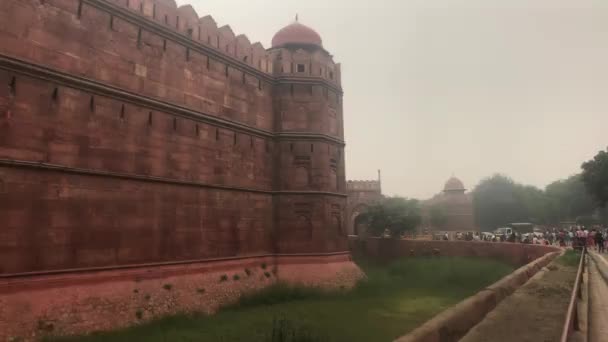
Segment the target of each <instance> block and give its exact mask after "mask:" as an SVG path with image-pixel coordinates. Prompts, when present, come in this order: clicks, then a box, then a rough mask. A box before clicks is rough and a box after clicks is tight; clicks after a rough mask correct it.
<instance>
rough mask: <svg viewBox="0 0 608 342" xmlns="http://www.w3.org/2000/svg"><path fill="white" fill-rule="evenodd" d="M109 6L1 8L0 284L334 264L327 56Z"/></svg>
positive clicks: (28, 2)
mask: <svg viewBox="0 0 608 342" xmlns="http://www.w3.org/2000/svg"><path fill="white" fill-rule="evenodd" d="M113 3H115V4H116V5H118V6H115V5H112V3H111V2H110V1H102V0H82V1H81V0H45V1H39V0H6V1H2V2H1V3H0V47H1V49H0V64H1V65H0V84H3V85H4V86H0V164H1V165H0V204H1V205H0V222H4V223H5V225H4V226H3V227H2V228H3V229H2V231H1V232H0V234H2V236H1V237H2V239H0V247H2V248H1V249H0V273H3V274H6V273H20V272H32V271H44V270H59V269H71V268H81V267H96V266H116V265H127V264H138V263H152V262H164V261H179V260H189V259H204V258H210V257H227V256H235V255H251V254H259V253H262V252H263V253H269V252H281V253H294V252H324V251H327V252H333V251H339V250H345V249H346V241H345V239H344V236H345V231H344V217H343V212H344V210H345V205H346V203H345V196H343V195H341V193H344V192H345V182H344V179H345V171H344V153H343V143H342V141H341V138H342V137H343V123H342V102H341V91H340V89H339V84H340V66H339V65H338V64H334V63H333V61H332V58H331V56H330V55H329V54H328V53H327V52H326V51H324V50H318V51H316V52H311V51H308V52H306V51H304V50H290V49H273V50H270V51H269V52H266V51H265V50H264V48H263V47H262V46H261V44H259V43H255V44H251V43H250V42H249V40H248V39H247V37H245V36H243V35H239V36H235V35H234V33H233V32H232V30H231V29H230V28H229V27H228V26H224V27H220V28H218V27H217V25H216V24H215V22H214V21H213V19H212V18H211V17H209V16H206V17H203V18H200V19H199V18H198V15H197V14H196V13H195V12H194V10H193V9H192V8H191V7H190V6H184V7H180V8H177V7H176V6H175V3H174V2H173V1H168V0H158V1H151V0H145V1H140V0H128V1H127V0H117V1H113ZM127 7H128V9H126V8H127ZM278 55H280V58H279V56H278ZM279 60H280V62H278V61H279ZM279 64H280V68H277V66H278V65H279ZM299 64H303V65H304V66H305V71H304V72H301V71H300V69H299ZM275 68H276V69H275ZM294 68H295V69H294ZM317 69H318V71H317ZM283 133H285V134H290V133H295V135H293V136H292V137H290V136H285V137H284V136H282V135H281V134H283ZM315 191H316V192H317V193H314V192H315ZM311 192H313V193H311ZM32 251H33V252H32Z"/></svg>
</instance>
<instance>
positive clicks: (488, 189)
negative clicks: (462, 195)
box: [473, 174, 526, 229]
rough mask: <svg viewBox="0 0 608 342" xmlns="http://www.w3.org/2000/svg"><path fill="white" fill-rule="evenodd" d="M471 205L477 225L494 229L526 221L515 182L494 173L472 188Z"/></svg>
mask: <svg viewBox="0 0 608 342" xmlns="http://www.w3.org/2000/svg"><path fill="white" fill-rule="evenodd" d="M473 207H474V212H475V221H476V222H477V225H478V226H479V227H481V228H484V229H494V228H498V227H500V226H504V225H506V224H508V223H512V222H521V221H526V219H525V218H526V214H525V208H524V205H523V204H522V201H521V193H519V194H518V189H517V184H515V182H513V180H512V179H511V178H509V177H506V176H504V175H500V174H496V175H494V176H492V177H489V178H486V179H484V180H482V181H481V182H480V183H479V184H478V185H477V186H476V187H475V189H474V190H473Z"/></svg>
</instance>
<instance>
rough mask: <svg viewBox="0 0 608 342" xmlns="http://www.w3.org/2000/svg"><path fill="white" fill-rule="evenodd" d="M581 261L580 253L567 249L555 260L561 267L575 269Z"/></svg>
mask: <svg viewBox="0 0 608 342" xmlns="http://www.w3.org/2000/svg"><path fill="white" fill-rule="evenodd" d="M580 260H581V253H580V252H579V251H576V250H574V249H569V250H567V251H566V253H564V255H562V256H560V257H559V258H557V262H558V263H559V264H561V265H563V266H571V267H577V266H578V263H579V261H580Z"/></svg>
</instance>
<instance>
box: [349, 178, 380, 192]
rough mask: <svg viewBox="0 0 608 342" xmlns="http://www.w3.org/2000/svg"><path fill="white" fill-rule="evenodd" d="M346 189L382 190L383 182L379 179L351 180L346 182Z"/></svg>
mask: <svg viewBox="0 0 608 342" xmlns="http://www.w3.org/2000/svg"><path fill="white" fill-rule="evenodd" d="M346 189H347V190H349V191H380V190H381V183H380V181H379V180H349V181H347V182H346Z"/></svg>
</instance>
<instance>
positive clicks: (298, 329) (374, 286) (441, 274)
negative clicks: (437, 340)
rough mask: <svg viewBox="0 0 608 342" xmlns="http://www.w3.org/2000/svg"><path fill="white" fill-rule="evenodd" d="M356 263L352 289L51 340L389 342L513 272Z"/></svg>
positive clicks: (484, 266)
mask: <svg viewBox="0 0 608 342" xmlns="http://www.w3.org/2000/svg"><path fill="white" fill-rule="evenodd" d="M357 263H358V264H359V266H360V267H361V268H362V269H363V270H364V271H365V273H366V274H367V277H368V279H367V280H364V281H361V282H360V283H359V284H358V286H357V287H356V288H355V289H353V290H351V291H346V290H343V291H339V292H337V293H323V292H320V291H316V290H314V289H310V288H309V289H304V288H290V287H287V286H282V285H280V284H279V285H276V286H274V287H271V288H268V289H266V290H263V291H262V292H260V293H258V294H256V295H254V296H251V297H245V298H242V299H241V301H240V302H239V303H238V304H236V305H234V306H232V307H227V308H224V309H223V310H221V311H220V313H218V314H217V315H214V316H205V315H194V316H177V317H169V318H165V319H163V320H160V321H155V322H152V323H146V324H142V325H140V326H137V327H133V328H129V329H126V330H120V331H114V332H109V333H96V334H93V335H89V336H82V337H71V338H55V339H50V340H51V341H86V342H96V341H273V336H272V335H273V333H274V335H275V337H276V336H277V335H278V334H285V333H286V334H288V335H289V336H293V334H295V335H297V336H299V337H300V338H303V339H297V340H305V341H336V342H338V341H345V342H346V341H349V342H352V341H391V340H393V339H394V338H396V337H398V336H400V335H403V334H405V333H407V332H409V331H411V330H413V329H414V328H415V327H417V326H419V325H421V324H422V323H424V322H425V321H426V320H428V319H429V318H431V317H433V316H434V315H436V314H437V313H439V312H441V311H442V310H444V309H446V308H448V307H450V306H452V305H454V304H456V303H458V302H459V301H461V300H462V299H464V298H466V297H467V296H470V295H473V294H475V293H476V292H477V291H479V290H480V289H482V288H483V287H485V286H487V285H490V284H492V283H493V282H495V281H497V280H499V279H500V278H502V277H503V276H505V275H507V274H509V273H510V272H512V271H513V270H514V267H513V266H511V265H509V264H507V263H503V262H500V261H496V260H492V259H482V258H462V257H439V258H423V257H421V258H408V259H399V260H397V261H393V262H391V263H390V264H379V263H375V262H371V261H369V260H358V261H357ZM230 281H235V280H232V279H231V280H230ZM237 281H238V280H237ZM201 295H205V294H204V293H201ZM133 314H134V315H136V314H137V312H134V313H133ZM274 340H278V339H274ZM283 341H292V339H291V338H289V339H283ZM294 341H296V340H294Z"/></svg>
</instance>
